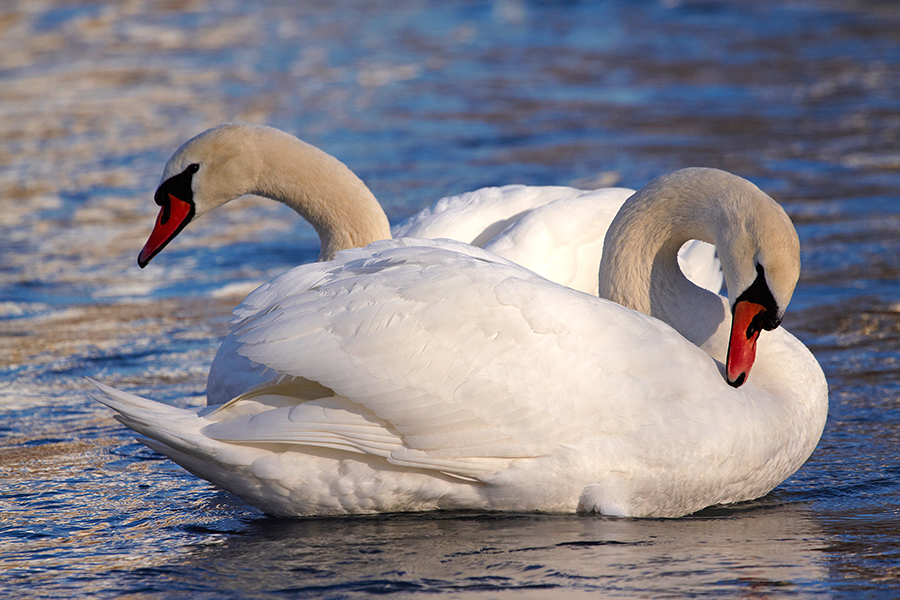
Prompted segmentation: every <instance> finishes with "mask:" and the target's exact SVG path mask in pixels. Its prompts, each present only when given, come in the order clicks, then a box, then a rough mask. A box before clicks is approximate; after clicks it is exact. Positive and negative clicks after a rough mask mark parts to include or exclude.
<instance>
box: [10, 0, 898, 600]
mask: <svg viewBox="0 0 900 600" xmlns="http://www.w3.org/2000/svg"><path fill="white" fill-rule="evenodd" d="M898 32H900V9H898V8H897V7H896V4H895V3H894V2H892V1H891V0H885V1H883V2H878V1H875V0H872V1H866V2H864V1H862V0H859V1H840V2H839V1H837V0H835V1H827V0H804V1H800V0H797V1H787V2H776V1H774V0H772V1H770V0H757V1H756V2H754V3H752V4H750V3H741V2H714V1H710V2H700V1H697V2H692V1H687V0H686V1H678V0H666V1H662V2H651V1H645V2H626V1H625V0H619V1H614V0H610V1H606V2H585V3H578V2H565V3H549V2H548V3H543V2H520V1H518V0H496V1H495V2H493V3H474V2H418V3H400V2H384V1H381V0H376V1H366V2H362V1H359V2H354V1H343V2H338V3H333V2H303V3H297V2H288V1H285V2H253V1H250V2H245V1H241V2H212V1H205V0H191V1H188V0H185V1H180V0H173V1H155V2H151V1H142V0H134V1H132V2H121V3H119V2H110V3H107V4H103V3H95V4H83V5H82V4H73V3H69V2H63V1H62V0H48V1H46V2H42V3H34V2H31V1H25V0H20V1H18V2H16V1H11V2H5V3H3V4H2V5H0V208H2V210H0V523H2V527H0V596H2V597H15V598H54V597H65V598H71V597H88V596H90V597H98V598H104V597H118V596H127V597H130V598H142V599H143V598H164V597H172V596H185V595H187V594H190V596H191V597H195V598H240V597H296V598H306V597H309V598H320V597H329V598H352V597H364V596H368V595H373V594H381V593H388V592H396V593H399V594H400V595H405V596H417V595H426V594H428V595H433V594H445V595H448V596H452V597H474V596H479V597H491V598H494V597H496V598H504V597H510V596H512V595H513V594H515V597H516V598H522V597H526V598H544V597H550V596H552V597H557V596H560V595H563V594H565V593H569V594H572V595H575V594H587V593H595V594H596V595H603V596H609V597H651V596H652V597H673V598H681V597H696V596H708V597H715V598H718V597H722V596H727V595H740V596H748V597H767V598H776V597H786V596H789V597H854V598H855V597H860V596H868V597H885V598H891V597H896V596H897V595H898V593H900V510H898V509H900V501H898V487H900V483H898V482H900V463H898V460H897V448H898V442H900V439H898V438H900V411H898V403H900V394H898V390H900V351H898V349H900V345H898V339H900V200H898V198H900V144H898V141H900V89H898V88H900V76H898V75H900V34H898ZM225 121H245V122H254V123H265V124H269V125H273V126H276V127H279V128H282V129H285V130H287V131H290V132H292V133H294V134H296V135H298V136H300V137H301V138H303V139H305V140H307V141H309V142H310V143H313V144H315V145H317V146H319V147H321V148H323V149H325V150H327V151H328V152H330V153H332V154H334V155H336V156H338V157H339V158H341V159H342V160H343V161H345V162H346V163H347V164H348V165H349V166H350V167H351V168H352V169H354V170H355V171H356V172H357V173H358V174H359V175H360V176H361V177H362V178H363V179H364V180H365V181H366V182H367V183H368V184H369V185H370V186H371V188H372V189H373V191H374V192H375V194H376V196H377V197H378V198H379V199H380V200H381V202H382V203H383V205H384V206H385V209H386V211H387V212H388V215H389V216H390V217H391V219H392V221H393V222H396V221H398V220H399V219H401V218H403V217H404V216H406V215H408V214H411V213H412V212H414V211H415V210H418V209H419V208H421V207H423V206H425V205H427V204H430V203H431V202H432V201H433V200H435V199H437V198H439V197H441V196H444V195H449V194H453V193H458V192H461V191H465V190H469V189H475V188H477V187H480V186H484V185H491V184H503V183H513V182H519V183H527V184H573V183H574V184H576V185H582V186H590V185H601V184H602V185H610V184H618V185H624V186H630V187H639V186H640V185H642V184H643V183H645V182H646V181H648V180H649V179H650V178H652V177H655V176H657V175H659V174H661V173H663V172H667V171H671V170H673V169H676V168H679V167H684V166H690V165H702V166H713V167H719V168H724V169H727V170H730V171H733V172H736V173H738V174H740V175H743V176H745V177H748V178H750V179H751V180H753V181H754V182H756V183H757V184H759V185H760V186H761V187H763V189H765V190H766V191H768V192H769V193H770V194H772V195H773V196H774V197H776V198H777V199H778V200H779V201H780V202H782V203H783V205H784V206H785V207H786V209H787V210H788V212H789V213H790V215H791V216H792V218H793V219H794V222H795V224H796V225H797V229H798V232H799V234H800V238H801V243H802V249H803V254H802V259H803V274H802V277H801V281H800V284H799V287H798V288H797V291H796V293H795V296H794V299H793V301H792V304H791V307H790V310H789V312H788V315H787V318H786V319H785V322H784V325H785V326H786V327H787V328H788V329H790V330H791V331H793V332H794V333H796V334H797V335H798V336H799V337H800V338H801V339H802V340H803V341H804V342H805V343H806V344H807V345H808V346H809V347H810V348H811V349H812V350H813V352H814V353H815V354H816V356H817V357H818V359H819V361H820V362H821V364H822V366H823V368H824V370H825V372H826V375H827V376H828V380H829V384H830V389H831V410H830V415H829V420H828V424H827V426H826V428H825V433H824V435H823V438H822V441H821V443H820V444H819V446H818V448H817V450H816V452H815V453H814V454H813V456H812V457H811V458H810V460H809V462H808V463H807V464H806V465H805V466H804V467H803V468H802V469H801V470H800V471H799V472H798V473H797V474H795V475H794V476H793V477H792V478H790V479H789V480H788V481H786V482H785V483H784V484H782V485H781V486H779V487H778V488H777V489H776V490H775V491H773V492H772V493H771V494H769V495H768V496H766V497H765V498H762V499H760V500H758V501H755V502H751V503H748V504H745V505H741V506H737V507H727V508H714V509H709V510H707V511H705V512H703V513H701V514H699V515H696V516H692V517H689V518H684V519H678V520H669V521H666V520H648V521H640V520H631V519H613V518H603V517H586V516H560V515H491V514H477V513H445V514H416V515H399V516H398V515H388V516H378V517H366V518H343V519H303V520H283V519H274V518H271V517H267V516H266V515H264V514H262V513H260V512H259V511H257V510H256V509H253V508H251V507H248V506H246V505H243V504H241V503H240V502H239V501H237V500H235V499H234V498H232V497H231V496H229V495H227V494H225V493H223V492H220V491H217V490H216V489H215V488H213V487H212V486H211V485H209V484H207V483H205V482H203V481H199V480H197V479H195V478H194V477H192V476H190V475H188V474H186V473H185V472H184V471H182V470H180V469H179V468H178V467H176V466H174V465H173V464H172V463H170V462H168V461H164V460H161V459H160V457H159V456H158V455H156V454H154V453H153V452H151V451H150V450H148V449H146V448H144V447H143V446H141V445H140V444H138V443H136V442H134V441H133V438H132V436H131V435H130V434H129V432H128V430H126V429H125V428H123V427H122V426H120V425H119V424H118V423H116V422H115V421H113V420H112V418H111V416H110V411H108V410H107V409H105V408H103V407H101V406H100V405H99V404H97V403H96V402H94V401H92V400H90V399H89V398H88V397H87V395H86V390H87V387H88V386H87V384H86V382H85V380H84V379H83V378H84V376H91V377H95V378H98V379H101V380H103V381H105V382H107V383H110V384H112V385H115V386H117V387H121V388H125V389H128V390H131V391H134V392H136V393H139V394H142V395H146V396H148V397H152V398H155V399H158V400H161V401H166V402H171V403H175V404H178V405H180V406H188V405H192V406H193V405H199V404H202V403H203V400H204V396H203V394H204V387H205V377H206V372H207V370H208V367H209V363H210V361H211V360H212V356H213V354H214V353H215V349H216V347H217V345H218V341H219V339H220V338H221V336H222V335H223V334H224V332H225V329H226V322H227V316H228V313H229V311H230V308H231V307H232V306H233V305H235V304H236V303H237V302H239V301H240V299H241V298H242V296H243V294H245V293H246V292H247V291H249V290H250V289H252V287H254V286H255V285H256V284H258V283H260V282H262V281H265V280H267V279H269V278H271V277H273V276H275V275H277V274H278V273H280V272H282V271H284V270H286V269H287V268H289V267H291V266H293V265H295V264H297V263H300V262H304V261H309V260H312V259H313V258H314V257H315V256H316V254H317V252H318V250H317V241H316V238H315V235H314V233H313V232H312V230H311V228H309V227H308V226H307V225H305V224H304V223H303V222H302V221H300V220H299V218H298V217H296V216H295V215H293V213H291V212H290V211H288V210H287V209H285V208H284V207H282V206H279V205H275V204H274V203H271V202H268V201H263V200H260V199H252V198H248V199H244V200H242V201H240V202H235V203H233V204H232V205H230V206H228V207H226V208H224V209H222V210H220V211H216V212H215V213H213V214H211V215H209V216H207V217H204V218H203V219H200V220H199V221H197V222H195V223H193V224H191V226H190V227H189V228H188V229H187V230H185V232H184V233H183V234H182V235H180V236H179V238H178V240H177V241H176V242H173V244H172V245H170V247H169V248H167V249H166V250H165V251H164V252H163V253H162V254H161V255H160V256H158V257H157V258H156V259H155V260H154V262H153V263H152V264H151V265H150V266H149V267H148V268H147V269H145V270H143V271H142V270H139V269H138V268H137V266H136V264H135V259H136V256H137V252H138V250H139V249H140V247H141V246H142V245H143V242H144V240H145V239H146V236H147V235H148V234H149V230H150V228H151V226H152V222H153V219H154V218H155V213H156V206H155V205H154V204H153V202H152V192H153V190H154V189H155V187H156V184H157V183H158V178H159V175H160V173H161V170H162V166H163V164H164V163H165V160H166V159H167V158H168V156H169V155H170V154H171V152H172V151H173V150H174V148H176V147H177V146H178V145H179V144H180V143H181V142H182V141H184V140H185V139H187V138H189V137H191V136H193V135H195V134H196V133H198V132H200V131H202V130H203V129H205V128H207V127H209V126H212V125H215V124H218V123H220V122H225Z"/></svg>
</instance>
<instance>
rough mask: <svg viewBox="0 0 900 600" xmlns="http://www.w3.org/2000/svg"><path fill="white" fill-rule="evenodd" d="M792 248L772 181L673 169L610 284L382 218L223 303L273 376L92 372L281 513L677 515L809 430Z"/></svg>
mask: <svg viewBox="0 0 900 600" xmlns="http://www.w3.org/2000/svg"><path fill="white" fill-rule="evenodd" d="M692 238H696V239H701V240H705V241H707V242H710V243H714V244H715V245H716V247H717V249H718V252H719V256H720V258H721V263H722V267H723V270H724V273H725V278H726V281H727V289H728V297H727V298H725V297H721V296H718V295H716V294H713V293H711V292H709V291H707V290H704V289H702V288H700V287H698V286H696V285H694V284H692V283H691V282H689V281H688V280H687V278H685V277H684V275H683V274H682V272H681V270H680V269H679V268H678V263H677V252H678V249H679V248H680V247H681V245H682V244H683V243H684V241H685V240H687V239H692ZM799 271H800V260H799V241H798V238H797V234H796V231H795V230H794V228H793V225H792V224H791V222H790V219H789V218H788V216H787V215H786V214H785V212H784V211H783V210H782V209H781V207H780V206H779V205H778V204H777V203H775V201H774V200H772V199H771V198H770V197H769V196H768V195H766V194H765V193H764V192H762V191H761V190H760V189H759V188H757V187H756V186H755V185H753V184H752V183H750V182H749V181H746V180H744V179H742V178H739V177H737V176H735V175H732V174H729V173H726V172H723V171H718V170H714V169H697V168H695V169H685V170H681V171H676V172H674V173H671V174H669V175H664V176H662V177H660V178H658V179H656V180H654V181H652V182H650V183H649V184H647V185H646V186H645V187H643V188H642V189H641V190H639V191H638V192H637V193H636V194H634V195H633V196H631V197H630V198H629V199H628V200H627V201H626V202H625V204H624V205H623V206H622V208H621V210H620V211H619V213H618V214H617V215H616V217H615V219H614V221H613V223H612V224H611V226H610V228H609V231H608V233H607V235H606V238H605V242H604V251H603V256H602V259H601V264H600V269H599V288H600V293H601V296H602V297H595V296H592V295H588V294H585V293H582V292H578V291H576V290H573V289H571V288H567V287H564V286H561V285H559V284H556V283H553V282H550V281H548V280H547V279H545V278H542V277H540V276H538V275H536V274H535V273H533V272H532V271H530V270H528V269H525V268H523V267H522V266H521V265H518V264H515V263H513V262H510V261H508V260H506V259H503V258H501V257H498V256H497V255H494V254H492V253H488V252H486V251H484V250H483V249H480V248H478V247H475V246H472V245H467V244H461V243H459V242H454V241H451V240H425V239H413V238H399V239H395V240H384V241H379V242H375V243H373V244H371V245H369V246H368V247H366V248H361V249H360V248H357V249H350V250H345V251H342V252H338V253H337V255H336V257H335V259H334V260H332V261H330V262H325V263H314V264H307V265H303V266H300V267H296V268H294V269H292V270H290V271H288V272H286V273H284V274H283V275H281V276H279V277H277V278H275V279H273V280H272V281H271V282H269V283H267V284H265V285H263V286H261V287H260V288H258V289H257V290H256V291H254V292H253V293H251V294H250V295H249V296H248V297H247V298H246V299H245V300H244V302H243V303H242V304H241V305H239V306H238V307H237V308H236V309H235V317H234V323H233V332H234V336H235V339H236V341H237V343H238V344H239V347H238V351H239V352H240V354H241V355H243V356H245V357H247V358H249V359H250V360H253V361H255V362H258V363H260V364H263V365H265V366H266V367H268V368H269V369H270V370H271V373H272V376H273V378H272V379H271V380H270V381H269V382H268V383H267V384H265V385H262V386H260V387H258V388H256V389H254V390H251V391H249V392H247V393H245V394H243V395H241V396H239V397H237V398H235V399H233V400H231V401H230V402H228V403H226V404H224V405H220V406H207V407H204V408H201V409H199V410H186V409H180V408H175V407H172V406H168V405H164V404H160V403H157V402H154V401H152V400H148V399H145V398H141V397H139V396H135V395H133V394H129V393H127V392H123V391H119V390H116V389H114V388H111V387H108V386H106V385H103V384H101V383H99V382H95V385H96V386H97V388H98V389H99V391H100V392H103V394H100V393H97V392H95V394H96V398H97V399H98V400H99V401H100V402H102V403H103V404H105V405H107V406H109V407H110V408H112V409H113V410H115V411H116V413H117V414H116V418H117V419H119V420H120V421H121V422H122V423H124V424H125V425H127V426H128V427H130V428H131V429H133V430H134V431H136V432H138V433H139V434H140V435H142V436H145V438H144V439H142V441H143V442H144V443H145V444H147V445H148V446H149V447H151V448H153V449H155V450H157V451H159V452H161V453H163V454H165V455H166V456H168V457H169V458H171V459H172V460H174V461H175V462H177V463H178V464H180V465H182V466H183V467H184V468H186V469H187V470H188V471H190V472H192V473H194V474H196V475H198V476H199V477H202V478H205V479H207V480H209V481H211V482H213V483H214V484H216V485H218V486H220V487H222V488H224V489H226V490H228V491H230V492H232V493H234V494H235V495H237V496H239V497H240V498H242V499H243V500H245V501H246V502H248V503H250V504H252V505H254V506H257V507H259V508H260V509H262V510H264V511H266V512H268V513H271V514H274V515H281V516H300V515H337V514H353V513H373V512H396V511H421V510H432V509H478V510H501V511H548V512H574V511H582V512H593V513H601V514H606V515H619V516H631V517H678V516H681V515H685V514H689V513H692V512H695V511H698V510H700V509H702V508H704V507H707V506H711V505H716V504H728V503H734V502H740V501H744V500H750V499H753V498H757V497H759V496H762V495H764V494H766V493H767V492H769V491H770V490H771V489H772V488H774V487H775V486H776V485H778V484H779V483H780V482H782V481H783V480H784V479H786V478H787V477H788V476H789V475H791V474H792V473H793V472H794V471H796V470H797V469H798V468H799V467H800V466H801V465H802V464H803V463H804V461H805V460H806V459H807V458H808V457H809V455H810V454H811V452H812V451H813V449H814V448H815V446H816V444H817V442H818V440H819V437H820V436H821V433H822V429H823V427H824V424H825V418H826V414H827V410H828V388H827V384H826V381H825V377H824V374H823V373H822V369H821V368H820V366H819V364H818V363H817V361H816V359H815V358H814V357H813V355H812V354H811V353H810V352H809V350H808V349H807V348H806V347H805V346H804V345H803V344H802V343H801V342H800V341H798V340H797V339H796V338H795V337H793V336H792V335H791V334H789V333H788V332H786V331H785V330H784V329H783V328H780V327H779V323H780V322H781V319H782V317H783V316H784V312H785V309H786V308H787V305H788V302H789V301H790V299H791V296H792V294H793V290H794V287H795V285H796V283H797V280H798V278H799ZM751 367H752V371H751Z"/></svg>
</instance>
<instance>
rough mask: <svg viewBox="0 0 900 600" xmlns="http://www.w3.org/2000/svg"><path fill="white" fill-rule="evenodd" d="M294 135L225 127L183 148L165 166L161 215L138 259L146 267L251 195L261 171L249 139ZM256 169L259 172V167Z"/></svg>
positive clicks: (158, 194)
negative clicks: (203, 218) (198, 222)
mask: <svg viewBox="0 0 900 600" xmlns="http://www.w3.org/2000/svg"><path fill="white" fill-rule="evenodd" d="M260 132H266V133H268V134H269V135H275V136H288V135H289V134H287V133H284V132H282V131H279V130H277V129H272V128H269V127H257V126H251V125H231V124H227V125H220V126H218V127H213V128H212V129H208V130H206V131H204V132H203V133H201V134H200V135H197V136H195V137H193V138H191V139H190V140H188V141H187V142H185V143H184V144H182V145H181V147H180V148H178V150H176V151H175V153H174V154H173V155H172V157H171V158H170V159H169V161H168V162H167V163H166V167H165V169H164V171H163V176H162V180H161V181H160V184H159V187H158V188H157V189H156V193H155V194H154V201H155V202H156V204H157V205H158V206H159V207H160V208H159V215H158V216H157V218H156V223H155V225H154V227H153V231H152V233H151V234H150V237H149V238H148V239H147V243H146V244H145V245H144V248H143V249H142V250H141V253H140V254H139V255H138V265H140V266H141V268H143V267H145V266H146V265H147V263H149V262H150V259H152V258H153V257H154V256H156V255H157V254H158V253H159V252H160V251H161V250H162V249H163V248H165V247H166V245H167V244H168V243H169V242H171V241H172V240H173V239H174V238H175V237H176V236H177V235H178V234H179V233H181V231H182V230H183V229H184V228H185V227H186V226H187V224H188V223H190V222H191V221H193V220H194V219H196V218H197V217H199V216H200V215H202V214H204V213H207V212H209V211H211V210H212V209H214V208H216V207H218V206H221V205H222V204H225V203H226V202H229V201H231V200H234V199H235V198H238V197H240V196H243V195H244V194H247V193H251V191H252V189H253V188H254V186H255V177H256V175H257V174H258V172H259V168H258V165H255V164H254V162H258V161H255V160H254V159H255V157H254V155H253V153H252V151H251V149H252V147H253V146H252V145H250V144H248V142H249V141H250V139H249V136H250V135H254V134H255V135H257V136H258V135H259V133H260ZM254 167H255V168H254Z"/></svg>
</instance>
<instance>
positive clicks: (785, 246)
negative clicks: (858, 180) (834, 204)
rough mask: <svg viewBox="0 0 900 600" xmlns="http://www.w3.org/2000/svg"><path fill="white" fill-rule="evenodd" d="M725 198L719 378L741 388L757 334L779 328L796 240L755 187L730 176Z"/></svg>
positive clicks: (792, 278) (796, 257)
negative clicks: (724, 308) (724, 342)
mask: <svg viewBox="0 0 900 600" xmlns="http://www.w3.org/2000/svg"><path fill="white" fill-rule="evenodd" d="M725 193H726V194H738V195H740V201H735V202H731V203H726V206H728V207H729V208H728V210H727V211H725V212H724V213H723V217H724V218H725V219H727V221H728V222H727V223H719V224H717V225H718V227H717V231H716V235H715V237H716V240H715V244H716V249H717V250H718V252H719V258H720V260H721V261H722V271H723V273H724V274H725V282H726V285H727V287H728V301H729V305H730V306H731V314H732V322H731V334H730V338H729V342H728V355H727V358H726V361H725V375H726V379H727V381H728V383H729V384H730V385H732V386H734V387H738V386H740V385H742V384H743V383H744V382H745V381H746V379H747V376H748V375H749V373H750V368H751V367H752V366H753V362H754V360H755V358H756V343H757V340H758V339H759V335H760V332H762V331H764V330H765V331H771V330H772V329H775V328H776V327H778V326H779V325H780V324H781V320H782V319H783V318H784V313H785V310H786V309H787V306H788V303H789V302H790V301H791V296H792V295H793V293H794V288H795V287H796V285H797V281H798V280H799V278H800V240H799V238H798V237H797V231H796V230H795V229H794V226H793V224H792V223H791V220H790V218H789V217H788V215H787V213H785V211H784V209H783V208H781V206H780V205H779V204H778V203H776V202H775V201H774V200H772V198H770V197H769V196H768V195H767V194H765V193H764V192H762V191H761V190H760V189H759V188H757V187H756V186H755V185H753V184H752V183H750V182H749V181H746V180H744V179H741V178H737V177H735V181H734V185H733V186H731V187H730V188H729V189H728V190H727V191H726V192H725Z"/></svg>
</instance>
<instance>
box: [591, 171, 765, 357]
mask: <svg viewBox="0 0 900 600" xmlns="http://www.w3.org/2000/svg"><path fill="white" fill-rule="evenodd" d="M742 181H744V180H741V179H740V178H737V177H734V176H732V175H729V174H727V173H724V172H722V171H716V170H713V169H686V170H682V171H677V172H676V173H673V174H670V175H668V176H663V177H660V178H658V179H656V180H654V181H652V182H650V183H649V184H647V185H646V186H645V187H644V188H642V189H641V190H639V191H638V192H636V193H635V194H634V195H633V196H632V197H631V198H629V199H628V200H627V201H626V202H625V204H624V205H623V206H622V208H621V209H620V211H619V213H618V214H617V215H616V218H615V219H614V220H613V222H612V224H611V225H610V228H609V230H608V232H607V235H606V239H605V241H604V246H603V256H602V259H601V262H600V278H599V280H600V281H599V283H600V289H599V292H600V296H601V297H604V298H607V299H609V300H612V301H614V302H617V303H618V304H621V305H623V306H626V307H628V308H631V309H633V310H637V311H639V312H642V313H644V314H648V315H650V316H653V317H655V318H658V319H660V320H662V321H665V322H666V323H668V324H669V325H671V326H672V327H674V328H675V329H676V330H677V331H678V332H679V333H681V334H682V335H684V336H685V337H686V338H688V339H689V340H691V341H692V342H694V343H696V344H698V345H702V344H703V343H705V342H706V341H707V340H708V339H709V338H710V336H711V335H713V333H714V332H715V331H716V330H717V328H718V327H719V324H720V323H721V322H722V321H723V320H724V319H725V318H726V317H727V314H726V313H727V306H728V304H727V301H724V302H723V299H722V298H720V297H719V296H717V295H716V294H713V293H711V292H709V291H707V290H704V289H702V288H700V287H699V286H697V285H695V284H693V283H691V282H690V281H689V280H688V278H687V277H686V276H685V275H684V273H682V271H681V269H680V267H679V266H678V251H679V249H680V248H681V247H682V245H684V243H685V242H687V241H689V240H692V239H697V240H700V241H704V242H708V243H711V244H714V245H716V247H717V249H718V248H721V245H722V244H723V243H727V240H728V237H729V233H728V231H727V230H728V228H729V227H730V226H731V225H730V224H731V223H738V222H740V221H739V219H737V218H735V210H736V209H737V207H736V206H735V204H734V202H733V201H732V200H733V198H735V197H738V196H739V195H740V194H737V193H735V190H734V189H733V188H734V187H735V186H736V185H737V186H740V185H742V184H740V183H739V182H742ZM746 183H749V182H746ZM751 185H752V184H751ZM720 256H721V255H720ZM726 263H727V261H724V260H723V265H722V266H723V269H727V267H728V265H727V264H726ZM726 276H727V273H726Z"/></svg>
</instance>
